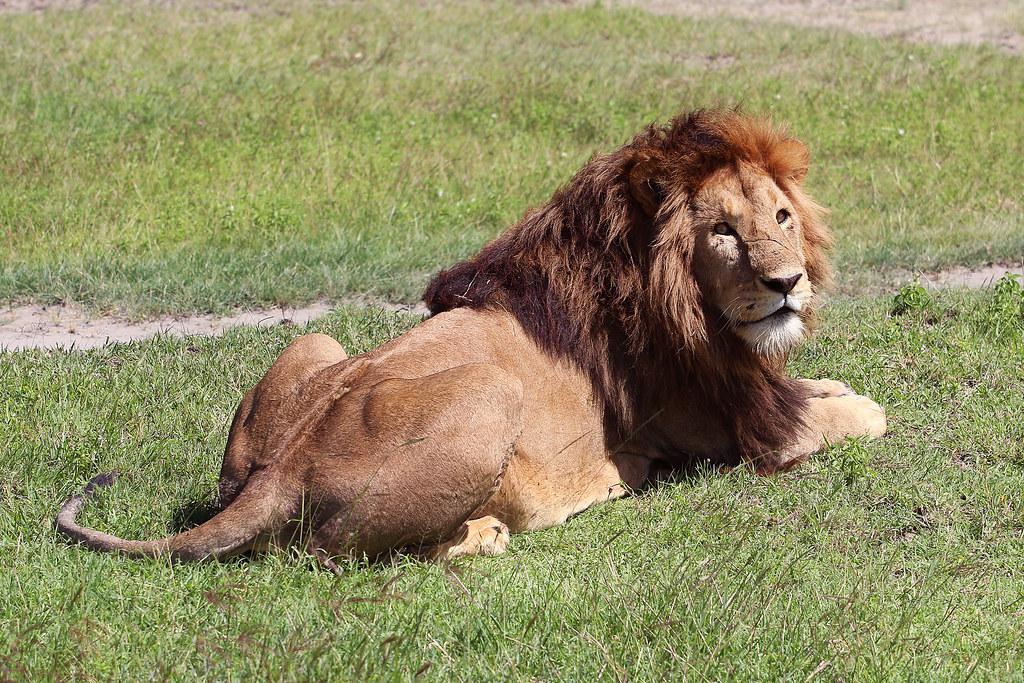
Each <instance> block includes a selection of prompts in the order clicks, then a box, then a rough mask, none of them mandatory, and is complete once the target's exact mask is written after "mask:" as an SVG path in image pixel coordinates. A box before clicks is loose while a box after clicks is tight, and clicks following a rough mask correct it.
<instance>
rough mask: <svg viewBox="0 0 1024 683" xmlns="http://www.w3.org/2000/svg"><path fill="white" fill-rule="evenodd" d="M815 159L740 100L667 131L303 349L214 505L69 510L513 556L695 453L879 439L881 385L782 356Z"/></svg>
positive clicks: (807, 290) (66, 512)
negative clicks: (815, 371)
mask: <svg viewBox="0 0 1024 683" xmlns="http://www.w3.org/2000/svg"><path fill="white" fill-rule="evenodd" d="M808 158H809V157H808V153H807V150H806V148H805V147H804V146H803V144H801V143H800V142H799V141H797V140H796V139H794V138H792V137H789V136H788V135H786V134H785V132H784V131H782V130H780V129H777V128H774V127H772V126H771V125H770V124H769V123H767V122H764V121H761V120H757V119H753V118H749V117H747V116H744V115H742V114H739V113H736V112H733V111H697V112H694V113H691V114H688V115H683V116H680V117H678V118H676V119H674V120H672V121H671V122H670V123H669V124H668V125H666V126H664V127H655V126H651V127H649V128H647V129H646V130H644V131H642V132H641V133H639V134H638V135H637V136H636V137H634V138H633V140H632V141H631V142H629V143H628V144H626V145H625V146H624V147H622V148H621V149H619V150H617V151H615V152H613V153H611V154H608V155H605V156H598V157H595V158H594V159H593V160H592V161H591V162H590V163H589V164H587V165H586V166H585V167H584V168H583V169H582V170H581V171H580V172H579V173H577V174H576V176H575V177H574V178H573V179H572V180H571V181H570V182H569V184H568V185H567V186H565V187H564V188H562V189H561V190H559V191H558V192H556V193H555V195H554V197H552V198H551V200H550V201H549V202H548V203H547V204H545V205H543V206H542V207H540V208H539V209H536V210H533V211H530V212H529V213H527V214H526V216H525V217H524V218H523V219H522V220H521V221H520V222H519V223H517V224H516V225H514V226H513V227H511V228H510V229H508V230H506V231H505V232H504V233H503V234H502V235H500V236H499V237H498V238H497V239H495V240H494V241H493V242H491V243H490V244H488V245H487V246H486V247H484V249H483V250H482V251H481V252H480V253H479V254H477V255H476V256H474V257H473V258H471V259H468V260H466V261H463V262H462V263H459V264H458V265H456V266H454V267H453V268H451V269H449V270H446V271H443V272H441V273H440V274H438V275H437V276H436V277H435V278H434V280H433V281H432V282H431V283H430V286H429V287H428V288H427V291H426V294H425V299H426V302H427V304H428V306H429V307H430V310H431V313H432V314H433V315H432V317H431V318H429V319H428V320H426V321H425V322H423V323H422V324H421V325H419V326H418V327H416V328H415V329H413V330H412V331H410V332H408V333H407V334H405V335H404V336H402V337H399V338H398V339H395V340H393V341H391V342H388V343H386V344H384V345H383V346H380V347H378V348H377V349H374V350H373V351H370V352H369V353H367V354H364V355H362V356H359V357H356V358H348V357H346V355H345V351H344V350H343V349H342V348H341V346H339V345H338V343H337V342H335V341H334V340H333V339H331V338H329V337H326V336H324V335H318V334H312V335H308V336H304V337H300V338H299V339H297V340H296V341H295V342H294V343H293V344H292V345H291V346H289V347H288V349H287V350H286V351H285V352H284V353H283V354H282V355H281V357H280V358H279V359H278V360H277V361H276V362H275V363H274V365H273V366H272V367H271V368H270V371H269V372H268V373H267V375H266V377H264V378H263V379H262V380H261V381H260V382H259V384H257V385H256V387H255V388H254V389H253V390H252V391H250V392H249V393H248V394H247V395H246V396H245V398H244V399H243V400H242V404H241V405H240V406H239V408H238V411H237V413H236V414H235V418H234V422H233V423H232V425H231V432H230V436H229V437H228V444H227V449H226V452H225V454H224V464H223V467H222V468H221V475H220V502H221V504H222V505H223V510H222V511H221V512H220V513H219V514H217V515H216V516H214V517H213V518H212V519H210V520H209V521H207V522H206V523H204V524H202V525H200V526H198V527H195V528H193V529H190V530H188V531H185V532H183V533H180V534H177V535H174V536H171V537H169V538H165V539H162V540H156V541H127V540H123V539H120V538H116V537H113V536H110V535H108V534H104V533H101V532H98V531H94V530H91V529H87V528H84V527H82V526H79V525H78V524H77V523H76V522H75V515H76V513H77V512H78V511H79V510H80V509H81V507H82V505H83V504H84V500H85V495H81V496H75V497H72V498H71V499H69V500H68V501H67V502H66V503H65V504H64V506H63V508H62V509H61V512H60V514H59V516H58V518H57V527H58V529H60V531H62V532H63V533H64V534H66V535H67V536H69V537H71V538H73V539H76V540H78V541H81V542H82V543H84V544H85V545H86V546H88V547H90V548H93V549H95V550H102V551H120V552H123V553H126V554H129V555H137V556H150V557H155V556H163V555H168V556H171V557H173V558H177V559H181V560H199V559H202V558H208V557H224V556H226V555H230V554H232V553H238V552H241V551H245V550H249V549H252V548H255V547H262V546H263V545H264V544H266V543H270V542H276V543H281V542H288V541H289V540H290V539H291V538H293V537H294V536H293V535H294V534H295V530H296V528H297V525H298V524H300V523H305V524H308V526H307V527H306V528H309V529H312V530H313V532H312V535H311V536H308V537H307V540H306V543H308V546H307V547H308V549H309V550H310V551H311V552H313V553H314V554H315V555H316V556H317V557H318V558H319V559H320V560H321V562H323V563H324V565H326V566H327V567H329V568H332V569H335V570H336V569H337V567H336V566H335V565H334V563H333V561H332V560H331V557H332V556H337V555H339V554H356V555H362V554H365V555H367V556H369V557H375V556H379V555H381V554H382V553H386V552H388V551H391V550H394V549H403V548H404V549H407V550H412V551H414V552H418V553H422V554H423V555H425V556H427V557H431V558H450V557H454V556H458V555H465V554H474V553H475V554H496V553H500V552H502V551H503V550H504V549H505V547H506V544H507V543H508V540H509V532H510V531H524V530H528V529H541V528H544V527H549V526H552V525H555V524H559V523H561V522H562V521H564V520H565V519H566V518H567V517H569V516H570V515H572V514H574V513H577V512H579V511H581V510H584V509H586V508H588V507H590V506H591V505H593V504H594V503H598V502H601V501H605V500H608V499H610V498H616V497H618V496H621V495H623V494H625V493H626V492H627V491H629V490H630V489H636V488H639V487H642V486H644V484H645V483H646V482H648V481H649V479H650V478H652V477H653V476H655V473H656V472H657V471H660V470H662V469H663V468H672V467H675V466H679V465H680V464H681V463H683V462H685V461H688V460H691V459H694V458H698V459H707V460H711V461H713V462H721V463H730V464H736V463H739V462H744V461H745V462H747V463H749V464H750V465H751V466H752V467H754V468H755V469H756V470H757V471H758V472H761V473H765V474H767V473H771V472H776V471H778V470H782V469H786V468H788V467H791V466H793V465H794V464H796V463H799V462H800V461H802V460H804V459H805V458H806V457H807V456H808V455H809V454H811V453H814V452H815V451H817V450H819V449H820V448H822V446H823V445H824V444H825V443H827V442H835V441H839V440H841V439H844V438H846V437H848V436H880V435H882V434H883V433H884V432H885V428H886V423H885V416H884V413H883V411H882V409H881V408H880V407H879V406H878V405H876V404H875V403H874V402H873V401H871V400H870V399H868V398H866V397H864V396H859V395H857V394H855V393H853V392H852V391H851V390H850V388H849V387H847V386H846V385H845V384H842V383H840V382H836V381H831V380H805V379H791V378H789V377H787V376H786V375H785V373H784V367H785V364H786V357H787V354H788V353H789V351H790V350H791V349H792V348H793V347H794V345H796V344H797V343H798V342H799V341H801V340H802V339H803V338H804V336H805V335H806V334H807V331H808V328H809V325H810V321H811V311H812V308H813V306H814V302H815V295H816V294H817V293H818V291H819V290H820V289H821V288H822V287H823V286H824V285H825V284H826V282H827V281H828V278H829V266H828V263H827V261H826V258H825V250H826V249H827V247H828V246H829V242H830V239H829V236H828V233H827V232H826V230H825V227H824V226H823V225H822V223H821V221H820V214H821V209H820V208H819V207H818V206H817V205H816V204H814V202H812V201H811V200H810V199H809V198H808V196H807V195H806V194H805V193H804V192H803V190H802V189H801V186H800V184H801V182H802V181H803V179H804V176H805V174H806V173H807V166H808ZM110 479H111V477H109V475H108V476H104V477H98V478H97V479H95V480H93V482H92V483H91V484H90V486H89V487H88V488H87V489H86V494H87V493H88V492H89V491H91V490H92V489H93V488H95V487H96V486H98V485H104V484H106V483H108V482H109V481H110ZM300 517H301V518H302V519H301V520H300V519H299V518H300Z"/></svg>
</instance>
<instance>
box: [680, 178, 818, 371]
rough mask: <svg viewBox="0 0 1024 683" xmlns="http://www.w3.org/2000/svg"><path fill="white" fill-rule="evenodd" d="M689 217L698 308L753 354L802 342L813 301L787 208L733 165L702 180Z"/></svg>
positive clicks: (798, 229)
mask: <svg viewBox="0 0 1024 683" xmlns="http://www.w3.org/2000/svg"><path fill="white" fill-rule="evenodd" d="M690 211H691V220H692V221H693V223H692V226H691V228H692V229H693V230H695V237H694V239H695V242H694V254H693V263H694V274H695V276H696V278H697V282H698V285H699V287H700V289H701V292H702V294H703V296H704V299H705V301H706V302H707V303H709V304H710V305H711V307H712V308H713V309H715V310H716V311H717V312H718V313H719V314H720V315H721V316H722V319H723V321H724V322H725V323H726V325H727V326H728V327H729V328H730V329H731V330H732V331H733V332H734V333H735V334H736V335H737V336H738V337H739V338H740V339H742V340H743V341H744V342H746V343H747V344H748V345H749V346H750V348H751V349H752V350H753V351H754V352H756V353H758V354H760V355H763V356H776V355H779V354H782V353H785V352H787V351H789V350H790V349H791V348H792V347H793V346H794V345H796V344H797V343H798V342H799V341H801V340H802V339H803V337H804V335H805V334H806V330H807V327H806V325H805V318H806V317H807V315H808V310H809V304H810V302H811V299H812V297H813V296H814V288H813V285H812V283H811V281H810V279H809V277H808V273H807V266H806V257H805V254H804V240H803V232H802V230H803V228H802V226H801V224H800V218H799V216H798V212H797V210H796V208H795V207H794V206H793V202H792V201H791V200H790V198H789V197H787V195H786V193H785V192H783V191H782V189H781V188H780V187H779V185H778V184H776V183H775V181H774V180H772V178H771V177H770V176H769V175H767V174H766V173H765V172H764V171H762V170H760V169H758V168H757V167H755V166H752V165H750V164H746V163H743V162H740V163H737V164H736V165H735V166H734V167H733V166H731V167H725V168H722V169H719V170H718V171H716V172H715V173H714V174H713V175H712V176H710V177H709V178H708V179H707V181H706V182H705V183H704V184H703V185H702V187H701V189H700V190H699V191H698V192H697V193H696V194H695V196H694V197H693V198H692V202H691V207H690Z"/></svg>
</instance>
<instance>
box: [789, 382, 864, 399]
mask: <svg viewBox="0 0 1024 683" xmlns="http://www.w3.org/2000/svg"><path fill="white" fill-rule="evenodd" d="M798 381H799V382H800V384H801V385H803V387H804V388H805V389H806V390H807V395H808V396H809V397H810V398H827V397H829V396H848V395H850V394H852V393H853V389H851V388H850V385H849V384H847V383H846V382H837V381H836V380H834V379H801V380H798Z"/></svg>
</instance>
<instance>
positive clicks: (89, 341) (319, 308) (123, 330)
mask: <svg viewBox="0 0 1024 683" xmlns="http://www.w3.org/2000/svg"><path fill="white" fill-rule="evenodd" d="M1006 273H1016V274H1017V275H1019V276H1021V277H1024V264H1017V265H1006V264H1003V265H1000V264H991V265H988V266H984V267H981V268H962V267H961V268H952V269H950V270H945V271H942V272H938V273H922V274H921V275H919V276H918V277H919V279H920V281H921V283H922V284H923V285H925V286H926V287H931V288H935V289H943V288H948V287H967V288H970V289H977V288H980V287H988V286H990V285H991V284H992V283H993V282H995V281H996V280H998V279H999V278H1001V277H1002V276H1003V275H1004V274H1006ZM912 279H914V276H913V275H912V274H910V273H906V274H904V275H902V276H900V277H898V278H896V280H897V282H896V284H902V283H903V282H908V281H911V280H912ZM355 303H357V304H362V305H367V306H377V307H380V308H384V309H387V310H390V311H403V312H409V313H412V314H414V315H426V314H427V309H426V307H425V306H423V304H416V305H409V304H392V303H384V302H369V303H368V302H365V301H362V302H355ZM333 308H335V306H332V305H331V304H329V303H326V302H318V303H315V304H313V305H312V306H306V307H304V308H275V309H262V310H252V311H244V312H239V313H236V314H234V315H230V316H214V315H195V316H175V317H172V316H165V317H161V318H155V319H152V320H145V321H141V322H133V321H129V320H125V319H124V318H118V317H114V316H99V317H92V316H89V315H88V314H87V313H85V312H84V311H83V310H82V309H81V308H78V307H76V306H67V305H60V306H38V305H24V306H11V307H8V308H0V353H3V352H4V351H19V350H23V349H58V348H60V349H74V350H84V349H92V348H97V347H100V346H103V345H105V344H107V343H113V342H119V343H123V342H130V341H136V340H140V339H146V338H148V337H152V336H154V335H156V334H160V333H165V334H170V335H174V336H178V337H185V336H190V335H202V336H219V335H221V334H224V332H226V331H227V330H230V329H231V328H233V327H239V326H241V325H249V326H256V327H271V326H273V325H281V324H285V323H293V324H295V325H304V324H306V323H308V322H310V321H312V320H316V319H317V318H319V317H321V316H323V315H326V314H327V313H329V312H330V311H331V310H332V309H333Z"/></svg>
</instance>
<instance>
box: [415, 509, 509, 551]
mask: <svg viewBox="0 0 1024 683" xmlns="http://www.w3.org/2000/svg"><path fill="white" fill-rule="evenodd" d="M509 539H510V534H509V530H508V526H506V525H505V524H504V523H503V522H501V521H500V520H499V519H497V518H496V517H491V516H490V515H488V516H486V517H478V518H476V519H471V520H468V521H467V522H464V523H463V525H462V526H461V527H460V528H459V530H458V532H456V534H455V535H454V536H452V537H451V538H450V539H448V540H447V541H445V542H444V543H439V544H437V545H434V546H429V547H426V548H421V549H420V550H419V552H418V553H417V554H418V555H419V556H420V557H422V558H423V559H426V560H433V561H440V560H452V559H455V558H456V557H465V556H467V555H500V554H502V553H503V552H505V549H506V548H507V547H508V542H509Z"/></svg>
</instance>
